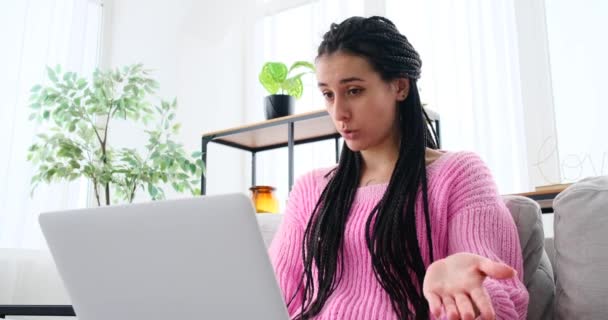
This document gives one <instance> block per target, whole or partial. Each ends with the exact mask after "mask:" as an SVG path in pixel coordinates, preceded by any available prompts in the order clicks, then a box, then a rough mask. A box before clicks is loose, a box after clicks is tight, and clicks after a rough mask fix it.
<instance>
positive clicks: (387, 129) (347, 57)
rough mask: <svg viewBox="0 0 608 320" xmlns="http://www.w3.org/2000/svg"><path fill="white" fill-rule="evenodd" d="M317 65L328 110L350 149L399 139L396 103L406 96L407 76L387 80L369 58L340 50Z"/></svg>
mask: <svg viewBox="0 0 608 320" xmlns="http://www.w3.org/2000/svg"><path fill="white" fill-rule="evenodd" d="M316 68H317V81H318V86H319V90H320V91H321V93H322V94H323V96H324V98H325V105H326V107H327V111H328V112H329V115H330V116H331V118H332V120H333V122H334V125H335V126H336V129H337V130H338V132H340V135H342V138H344V141H345V142H346V145H347V146H348V148H349V149H351V150H353V151H362V150H368V149H372V148H374V147H377V146H380V145H385V144H387V143H396V142H397V141H398V132H399V130H398V121H397V108H396V105H397V101H401V100H404V99H405V97H406V96H407V91H408V89H409V81H408V80H407V79H398V80H393V81H390V82H386V81H384V80H382V78H381V77H380V74H379V73H377V72H376V71H375V70H374V69H373V68H372V66H371V65H370V64H369V62H367V60H366V59H364V58H362V57H359V56H355V55H351V54H345V53H340V52H336V53H333V54H330V55H322V56H321V57H319V58H318V59H317V62H316Z"/></svg>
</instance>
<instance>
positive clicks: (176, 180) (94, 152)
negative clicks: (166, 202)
mask: <svg viewBox="0 0 608 320" xmlns="http://www.w3.org/2000/svg"><path fill="white" fill-rule="evenodd" d="M47 73H48V77H49V79H50V84H48V85H36V86H34V87H33V88H32V89H31V98H30V101H31V104H30V107H31V109H32V110H33V113H32V115H31V116H30V120H36V121H38V122H40V123H43V124H46V125H47V129H46V130H45V133H42V134H39V135H38V136H37V141H35V143H34V144H32V145H31V146H30V148H29V151H28V160H29V161H31V162H32V163H33V164H34V165H35V168H36V172H35V174H34V176H33V177H32V193H33V192H34V189H35V188H36V186H37V185H38V184H39V183H41V182H45V183H49V182H52V181H60V180H64V181H65V180H67V181H70V180H75V179H78V178H80V177H86V178H88V179H89V180H90V181H91V183H92V186H93V189H94V190H95V198H96V200H97V205H101V204H102V203H105V205H110V204H111V203H117V202H123V201H124V202H129V203H130V202H132V201H133V199H134V198H135V194H136V192H137V191H138V190H144V189H145V190H147V191H148V193H149V195H150V197H151V198H152V199H153V200H156V199H162V198H164V192H163V186H164V185H170V186H171V187H173V189H174V190H176V191H178V192H183V191H189V192H191V193H192V194H194V195H196V194H200V189H199V183H200V182H199V181H200V178H201V176H202V174H203V173H204V164H203V162H202V159H201V158H200V156H201V153H200V152H195V153H193V154H192V155H188V154H186V152H185V151H184V148H183V146H182V145H181V144H180V143H177V142H175V141H174V140H173V135H174V134H177V132H178V130H179V127H180V125H179V124H174V123H173V120H174V118H175V110H176V108H177V101H176V100H175V99H174V100H173V102H167V101H164V100H161V101H160V105H156V106H153V105H152V104H151V103H150V102H149V100H148V97H149V95H154V94H155V92H156V90H157V89H158V83H157V82H156V81H155V80H154V79H152V78H151V77H150V76H149V71H148V70H145V69H144V68H143V66H142V65H141V64H136V65H131V66H126V67H123V68H120V69H116V70H114V71H112V70H110V71H107V72H101V71H99V70H97V71H95V72H94V74H93V77H92V81H91V82H89V81H87V79H85V78H83V77H80V76H79V75H77V74H76V73H73V72H65V73H62V72H61V68H60V67H59V66H57V68H55V69H51V68H48V67H47ZM116 119H125V120H128V121H130V122H132V124H133V125H134V126H136V125H140V124H142V125H143V127H144V128H145V132H146V133H147V134H148V143H147V144H146V145H145V147H144V149H145V152H144V154H140V152H138V151H137V150H135V149H129V148H116V147H115V146H114V145H111V144H110V141H108V132H109V130H110V128H111V125H112V123H113V121H115V120H116ZM113 142H115V141H113ZM102 196H103V197H102Z"/></svg>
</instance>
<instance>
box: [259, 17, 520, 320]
mask: <svg viewBox="0 0 608 320" xmlns="http://www.w3.org/2000/svg"><path fill="white" fill-rule="evenodd" d="M446 54H449V53H446ZM316 66H317V79H318V86H319V89H320V91H321V92H322V94H323V96H324V97H325V101H326V107H327V111H328V112H329V114H330V116H331V118H332V120H333V123H334V125H335V126H336V129H337V130H338V131H339V132H340V134H341V135H342V137H343V138H344V141H345V146H344V148H343V152H342V155H341V158H340V162H339V164H338V165H337V166H336V167H334V168H329V169H320V170H314V171H313V172H310V173H308V174H306V175H304V176H303V177H301V178H299V179H298V181H297V182H296V184H295V185H294V188H293V190H292V191H291V193H290V198H289V202H288V205H287V209H286V212H285V217H284V220H283V222H282V224H281V226H280V227H279V230H278V231H277V234H276V236H275V238H274V240H273V242H272V244H271V247H270V249H269V253H270V256H271V260H272V263H273V266H274V268H275V273H276V275H277V279H278V281H279V285H280V287H281V289H282V291H283V294H284V298H285V301H286V302H287V306H288V311H289V313H290V315H291V316H292V318H294V319H311V318H314V319H428V318H429V317H442V316H443V317H445V318H447V319H474V318H476V317H479V316H481V317H482V318H483V319H494V318H499V319H525V317H526V310H527V304H528V293H527V291H526V288H525V287H524V285H523V283H522V281H523V278H522V277H523V266H522V256H521V248H520V246H519V239H518V235H517V229H516V227H515V225H514V223H513V220H512V217H511V215H510V213H509V211H508V209H507V208H506V206H505V205H504V203H503V202H502V200H501V198H500V196H499V195H498V192H497V188H496V185H495V183H494V181H493V178H492V175H491V173H490V171H489V170H488V168H487V167H486V165H485V164H484V162H483V161H482V160H481V159H480V158H479V157H478V156H477V155H475V154H474V153H471V152H446V151H442V150H437V146H436V143H435V139H434V136H433V135H431V132H430V131H429V126H428V120H427V117H426V114H425V113H424V110H423V108H422V105H421V103H420V97H419V95H418V89H417V87H416V80H417V79H418V78H419V77H420V67H421V61H420V58H419V55H418V54H417V53H416V51H415V50H414V48H413V47H412V46H411V45H410V43H409V42H408V41H407V39H406V37H405V36H403V35H402V34H400V33H399V32H398V30H397V29H396V27H395V25H394V24H393V23H392V22H390V21H389V20H388V19H386V18H382V17H371V18H361V17H352V18H349V19H347V20H345V21H344V22H342V23H340V24H332V26H331V29H330V30H329V31H328V32H327V33H326V34H325V35H324V36H323V41H322V42H321V44H320V46H319V50H318V56H317V59H316Z"/></svg>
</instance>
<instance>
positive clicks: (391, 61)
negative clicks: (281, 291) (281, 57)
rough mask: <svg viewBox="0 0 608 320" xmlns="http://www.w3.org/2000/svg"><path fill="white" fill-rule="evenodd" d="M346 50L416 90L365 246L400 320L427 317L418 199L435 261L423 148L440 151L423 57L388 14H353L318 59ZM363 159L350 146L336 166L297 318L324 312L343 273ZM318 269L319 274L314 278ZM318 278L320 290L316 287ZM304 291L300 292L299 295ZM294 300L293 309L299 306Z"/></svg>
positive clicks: (305, 247) (310, 244)
mask: <svg viewBox="0 0 608 320" xmlns="http://www.w3.org/2000/svg"><path fill="white" fill-rule="evenodd" d="M338 51H342V52H345V53H350V54H355V55H358V56H361V57H364V58H366V59H367V60H368V61H369V62H370V64H371V65H372V67H373V68H374V69H375V70H376V71H377V72H378V73H379V74H380V75H381V77H382V78H383V79H384V80H391V79H395V78H409V79H410V91H409V95H408V97H407V98H406V99H405V101H403V102H401V103H399V105H398V106H397V108H398V110H397V114H398V116H399V125H400V128H401V137H402V138H401V142H400V145H399V157H398V159H397V163H396V165H395V169H394V171H393V173H392V176H391V179H390V182H389V185H388V187H387V191H386V192H385V194H384V196H383V197H382V199H381V200H380V201H379V203H378V204H377V205H376V206H375V207H374V209H373V210H372V212H371V213H370V215H369V218H368V220H367V222H366V232H365V234H366V242H367V247H368V250H369V252H370V255H371V257H372V264H373V269H374V275H375V277H376V279H377V281H378V282H379V283H380V284H381V286H382V287H383V288H384V290H385V291H386V292H387V293H388V295H389V296H390V299H391V304H392V307H393V310H394V311H395V313H396V314H397V315H398V317H399V319H414V318H420V319H422V318H428V316H429V310H428V303H427V301H426V300H425V299H424V296H423V295H422V284H423V281H424V275H425V272H426V271H425V266H424V262H423V259H422V255H421V251H420V246H419V244H418V239H417V233H416V230H417V228H422V227H423V226H419V225H416V212H415V205H416V197H417V194H418V192H419V191H420V189H421V190H422V198H423V207H424V217H425V225H424V227H425V229H426V238H427V239H426V240H427V242H428V247H429V249H430V260H431V261H432V260H433V245H432V240H431V225H430V217H429V208H428V207H429V205H428V194H427V193H428V192H427V191H428V190H427V177H426V164H425V148H426V147H429V148H432V149H437V143H436V141H435V140H436V134H435V132H434V131H433V134H434V135H431V133H430V131H429V125H430V121H429V119H428V116H427V114H426V113H425V112H424V109H423V108H422V104H421V102H420V97H419V95H418V88H417V86H416V80H417V79H419V78H420V67H421V64H422V63H421V60H420V56H419V55H418V53H417V52H416V50H414V48H413V47H412V45H411V44H410V43H409V41H408V40H407V38H406V37H405V36H403V35H402V34H400V33H399V32H398V30H397V28H396V27H395V25H394V24H393V23H392V22H391V21H389V20H388V19H386V18H383V17H371V18H361V17H353V18H349V19H347V20H345V21H344V22H342V23H341V24H339V25H338V24H332V25H331V28H330V31H328V32H327V33H326V34H325V35H324V37H323V41H322V43H321V45H320V46H319V50H318V56H319V57H321V56H322V55H325V54H331V53H334V52H338ZM361 168H362V158H361V154H360V153H359V152H353V151H351V150H350V149H349V148H348V146H347V145H346V144H344V147H343V150H342V154H341V157H340V161H339V163H338V166H337V167H336V169H334V170H333V171H331V172H330V173H328V177H329V178H330V179H329V182H328V184H327V186H326V187H325V189H324V190H323V192H322V193H321V196H320V198H319V200H318V202H317V204H316V206H315V209H314V211H313V213H312V215H311V218H310V220H309V221H308V224H307V226H306V230H305V233H304V241H303V244H302V260H303V263H304V273H303V275H302V281H301V284H300V285H301V286H304V290H303V296H304V301H303V303H302V307H301V310H300V314H299V315H297V316H296V319H309V318H311V317H314V316H315V315H317V314H319V312H320V311H321V310H322V308H323V306H324V304H325V303H326V301H327V299H328V298H329V296H330V295H331V294H332V293H333V292H334V290H335V288H336V286H337V284H338V283H339V282H340V279H341V275H342V270H343V266H342V261H341V256H342V250H343V246H342V244H343V240H344V230H345V225H346V221H347V218H348V215H349V213H350V209H351V205H352V202H353V199H354V196H355V193H356V191H357V187H358V184H359V180H360V178H361ZM313 270H316V271H317V274H316V279H315V274H314V273H313ZM315 280H316V283H317V284H318V288H315ZM296 292H300V290H296ZM293 298H295V295H294V297H292V299H291V300H290V301H289V304H291V303H292V302H293Z"/></svg>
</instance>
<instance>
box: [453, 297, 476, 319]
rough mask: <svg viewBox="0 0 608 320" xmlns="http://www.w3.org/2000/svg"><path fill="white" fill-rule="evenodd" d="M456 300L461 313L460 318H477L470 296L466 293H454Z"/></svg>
mask: <svg viewBox="0 0 608 320" xmlns="http://www.w3.org/2000/svg"><path fill="white" fill-rule="evenodd" d="M454 301H456V307H457V308H458V313H460V319H462V320H473V319H475V311H474V310H473V304H472V303H471V299H470V298H469V296H467V295H466V294H464V293H459V294H456V295H454Z"/></svg>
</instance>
